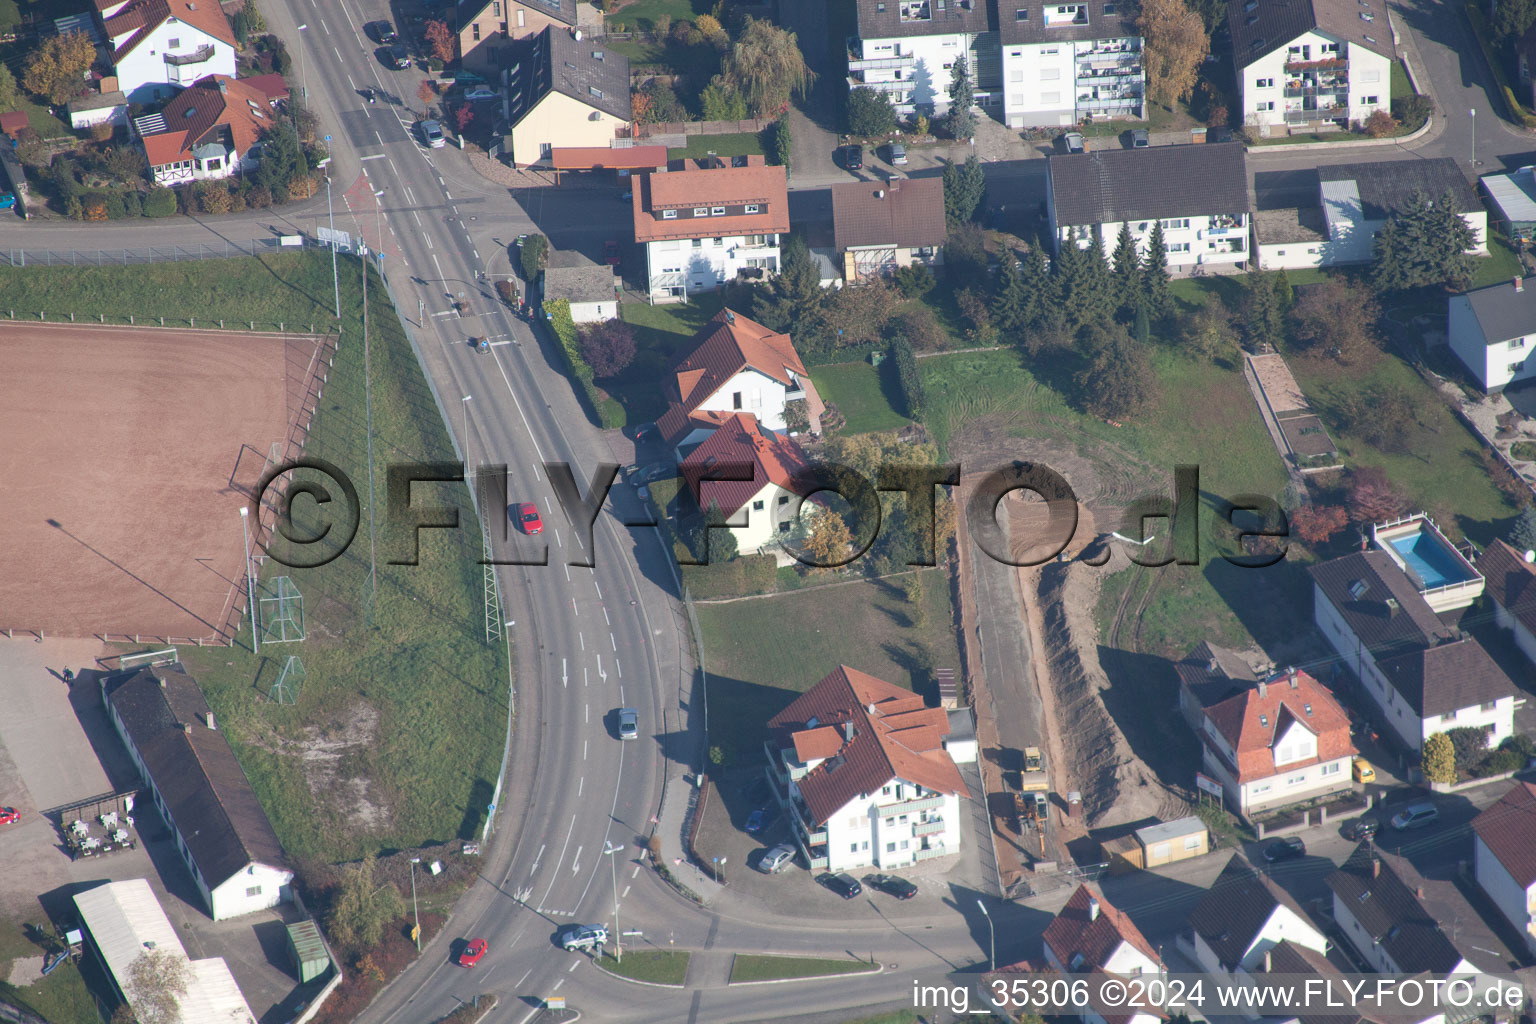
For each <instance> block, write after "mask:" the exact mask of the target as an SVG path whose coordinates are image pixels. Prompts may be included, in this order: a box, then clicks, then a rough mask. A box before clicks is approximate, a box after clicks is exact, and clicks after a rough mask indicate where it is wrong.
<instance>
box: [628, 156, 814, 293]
mask: <svg viewBox="0 0 1536 1024" xmlns="http://www.w3.org/2000/svg"><path fill="white" fill-rule="evenodd" d="M633 203H634V222H635V241H637V242H639V243H640V244H641V245H643V246H645V261H646V268H647V273H648V284H647V289H648V292H649V295H650V298H651V301H652V302H682V301H685V300H686V299H687V298H688V296H690V295H693V294H695V293H697V292H701V291H714V290H715V289H716V288H719V287H720V286H721V285H722V284H724V283H725V282H727V281H730V280H732V279H734V278H736V277H737V276H744V277H755V278H762V277H763V276H765V275H773V274H777V273H778V272H779V236H780V235H784V234H788V233H789V183H788V178H787V177H786V176H785V173H784V168H782V167H769V166H767V165H765V164H764V162H763V158H762V157H761V156H744V157H733V158H732V163H731V164H730V165H727V164H726V163H724V162H723V161H722V160H720V159H719V158H718V157H715V158H706V159H705V160H699V161H684V162H682V163H681V164H680V166H679V168H678V169H674V170H669V171H667V172H665V173H657V174H646V175H642V176H641V177H640V178H639V179H638V180H637V181H636V182H635V190H634V199H633Z"/></svg>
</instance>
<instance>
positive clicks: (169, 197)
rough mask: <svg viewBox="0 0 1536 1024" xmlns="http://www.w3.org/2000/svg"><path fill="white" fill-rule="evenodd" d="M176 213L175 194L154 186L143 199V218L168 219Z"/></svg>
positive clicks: (169, 190)
mask: <svg viewBox="0 0 1536 1024" xmlns="http://www.w3.org/2000/svg"><path fill="white" fill-rule="evenodd" d="M175 212H176V193H175V192H174V191H172V190H171V189H168V188H160V187H159V186H156V187H154V188H152V189H150V190H149V194H148V195H146V196H145V197H144V216H146V217H169V216H171V215H172V214H173V213H175Z"/></svg>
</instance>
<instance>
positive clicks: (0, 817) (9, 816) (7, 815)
mask: <svg viewBox="0 0 1536 1024" xmlns="http://www.w3.org/2000/svg"><path fill="white" fill-rule="evenodd" d="M20 820H21V812H20V811H18V810H17V809H16V808H14V807H0V825H14V824H16V823H17V822H18V821H20Z"/></svg>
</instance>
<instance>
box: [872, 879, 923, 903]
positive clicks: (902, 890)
mask: <svg viewBox="0 0 1536 1024" xmlns="http://www.w3.org/2000/svg"><path fill="white" fill-rule="evenodd" d="M864 883H865V884H866V885H868V886H869V887H870V888H871V889H879V890H880V891H881V892H883V893H885V894H886V895H887V896H895V897H896V898H897V899H899V900H909V899H911V898H912V897H913V896H916V895H917V886H915V885H913V884H912V883H911V882H909V881H907V880H906V879H905V878H901V877H898V876H897V875H865V876H864Z"/></svg>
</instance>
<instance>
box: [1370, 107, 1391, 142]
mask: <svg viewBox="0 0 1536 1024" xmlns="http://www.w3.org/2000/svg"><path fill="white" fill-rule="evenodd" d="M1395 131H1397V122H1396V121H1394V120H1393V119H1392V115H1391V114H1389V113H1387V112H1386V111H1385V110H1377V111H1373V112H1372V113H1371V116H1370V117H1368V118H1366V119H1365V134H1367V135H1369V136H1370V137H1371V138H1373V139H1384V138H1386V137H1387V136H1388V135H1391V134H1392V133H1393V132H1395Z"/></svg>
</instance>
